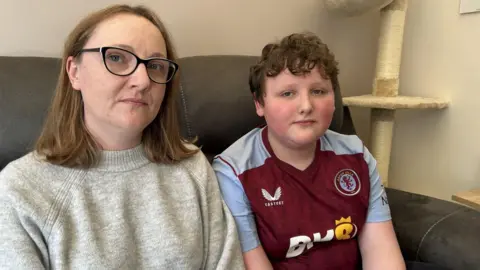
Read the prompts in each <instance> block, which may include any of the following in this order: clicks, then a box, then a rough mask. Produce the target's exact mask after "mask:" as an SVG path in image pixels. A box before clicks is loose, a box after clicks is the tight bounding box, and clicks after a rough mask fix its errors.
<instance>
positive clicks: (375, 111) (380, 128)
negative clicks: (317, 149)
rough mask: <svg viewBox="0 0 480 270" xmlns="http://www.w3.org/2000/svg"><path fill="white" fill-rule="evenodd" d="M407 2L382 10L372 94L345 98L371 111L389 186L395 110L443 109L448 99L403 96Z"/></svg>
mask: <svg viewBox="0 0 480 270" xmlns="http://www.w3.org/2000/svg"><path fill="white" fill-rule="evenodd" d="M407 6H408V1H407V0H394V1H393V2H392V3H390V4H389V5H387V6H385V7H384V8H382V9H381V10H380V13H381V27H380V37H379V40H378V42H379V44H378V53H377V60H376V70H375V78H374V81H373V90H372V94H371V95H363V96H354V97H345V98H343V102H344V104H345V105H346V106H359V107H367V108H371V109H372V110H371V116H370V117H371V147H370V150H371V152H372V155H373V156H374V157H375V159H376V160H377V168H378V172H379V174H380V177H381V179H382V183H383V184H384V185H385V186H387V185H388V174H389V167H390V153H391V149H392V139H393V128H394V122H395V111H396V110H397V109H427V108H434V109H441V108H445V107H447V106H448V102H447V101H445V100H440V99H434V98H423V97H411V96H400V95H399V93H398V89H399V85H400V84H399V78H400V76H399V75H400V62H401V56H402V43H403V31H404V25H405V16H406V12H407Z"/></svg>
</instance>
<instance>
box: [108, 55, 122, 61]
mask: <svg viewBox="0 0 480 270" xmlns="http://www.w3.org/2000/svg"><path fill="white" fill-rule="evenodd" d="M108 59H109V60H111V61H113V62H119V61H120V60H121V56H120V55H117V54H110V55H109V56H108Z"/></svg>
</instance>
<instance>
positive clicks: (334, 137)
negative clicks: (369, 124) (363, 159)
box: [320, 130, 365, 155]
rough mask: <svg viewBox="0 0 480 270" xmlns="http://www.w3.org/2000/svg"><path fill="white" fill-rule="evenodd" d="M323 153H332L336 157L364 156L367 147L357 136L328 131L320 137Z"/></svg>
mask: <svg viewBox="0 0 480 270" xmlns="http://www.w3.org/2000/svg"><path fill="white" fill-rule="evenodd" d="M320 142H321V144H320V147H321V150H322V151H332V152H334V153H335V154H336V155H355V154H363V153H364V151H365V145H364V143H363V141H362V140H361V139H360V138H359V137H358V136H357V135H347V134H341V133H338V132H335V131H333V130H327V131H326V132H325V134H324V135H323V136H322V137H320Z"/></svg>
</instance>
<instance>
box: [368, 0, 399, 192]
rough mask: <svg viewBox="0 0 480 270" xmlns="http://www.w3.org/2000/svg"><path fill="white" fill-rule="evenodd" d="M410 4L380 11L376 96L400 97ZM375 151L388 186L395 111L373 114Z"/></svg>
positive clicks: (375, 112)
mask: <svg viewBox="0 0 480 270" xmlns="http://www.w3.org/2000/svg"><path fill="white" fill-rule="evenodd" d="M407 5H408V2H407V0H395V1H393V2H392V3H391V4H389V5H388V6H386V7H384V8H382V9H381V10H380V16H381V26H380V37H379V44H378V52H377V63H376V71H375V79H374V81H373V91H372V95H373V96H376V97H396V96H398V87H399V77H400V76H399V75H400V61H401V58H402V43H403V29H404V25H405V15H406V11H407ZM370 118H371V144H372V145H371V151H372V155H373V156H374V157H375V158H376V160H377V168H378V173H379V174H380V178H381V179H382V183H383V184H384V185H385V186H387V185H388V169H389V167H390V153H391V148H392V139H393V126H394V125H393V123H394V120H395V111H394V110H388V109H379V108H376V109H373V110H372V112H371V116H370Z"/></svg>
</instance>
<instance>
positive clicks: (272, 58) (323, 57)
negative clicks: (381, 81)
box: [249, 32, 338, 105]
mask: <svg viewBox="0 0 480 270" xmlns="http://www.w3.org/2000/svg"><path fill="white" fill-rule="evenodd" d="M316 66H317V67H319V70H320V73H321V76H322V77H323V78H325V79H330V80H331V81H332V85H333V89H337V87H338V81H337V75H338V63H337V61H336V60H335V56H334V55H333V53H331V52H330V50H329V49H328V46H327V45H326V44H325V43H323V42H322V40H321V39H320V38H319V37H318V36H316V35H315V34H313V33H310V32H304V33H294V34H291V35H288V36H286V37H284V38H283V39H282V40H281V41H280V42H279V43H269V44H267V45H266V46H265V47H264V48H263V50H262V56H261V58H260V60H259V61H258V62H257V63H256V64H255V65H253V66H252V67H251V68H250V77H249V84H250V91H251V92H252V94H253V95H254V99H255V100H257V101H258V102H260V104H262V105H263V96H264V95H265V89H264V85H265V78H266V77H275V76H277V75H278V74H279V73H281V72H282V71H283V70H284V69H285V68H288V70H289V71H290V72H291V73H292V74H294V75H303V74H306V73H309V72H310V71H311V70H312V69H313V68H314V67H316Z"/></svg>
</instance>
